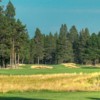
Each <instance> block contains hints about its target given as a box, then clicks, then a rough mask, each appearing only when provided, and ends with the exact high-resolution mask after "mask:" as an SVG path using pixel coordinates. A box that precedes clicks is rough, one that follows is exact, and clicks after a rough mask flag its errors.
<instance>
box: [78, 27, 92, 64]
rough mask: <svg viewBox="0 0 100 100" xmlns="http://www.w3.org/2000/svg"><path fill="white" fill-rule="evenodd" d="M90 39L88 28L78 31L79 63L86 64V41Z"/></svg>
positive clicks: (87, 55)
mask: <svg viewBox="0 0 100 100" xmlns="http://www.w3.org/2000/svg"><path fill="white" fill-rule="evenodd" d="M89 39H90V34H89V30H88V28H85V30H84V29H82V31H81V32H80V37H79V50H78V51H79V54H78V55H79V63H81V64H86V63H87V61H88V57H89V54H88V52H87V50H88V45H87V44H88V41H89Z"/></svg>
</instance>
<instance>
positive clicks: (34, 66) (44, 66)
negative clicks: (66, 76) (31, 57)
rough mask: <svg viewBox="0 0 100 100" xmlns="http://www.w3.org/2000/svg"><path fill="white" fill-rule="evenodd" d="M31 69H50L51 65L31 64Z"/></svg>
mask: <svg viewBox="0 0 100 100" xmlns="http://www.w3.org/2000/svg"><path fill="white" fill-rule="evenodd" d="M31 68H33V69H52V68H53V67H52V66H47V65H33V66H31Z"/></svg>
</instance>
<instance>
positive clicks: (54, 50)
mask: <svg viewBox="0 0 100 100" xmlns="http://www.w3.org/2000/svg"><path fill="white" fill-rule="evenodd" d="M0 3H1V2H0ZM15 16H16V12H15V7H14V5H13V4H12V3H11V1H9V2H8V4H7V6H6V9H4V7H3V6H2V5H1V4H0V67H1V68H5V67H12V68H15V67H17V66H18V65H19V64H20V63H26V64H59V63H67V62H73V63H78V64H93V65H95V64H97V63H100V32H98V33H90V32H89V29H88V28H84V29H82V30H81V31H80V32H78V30H77V28H76V26H75V25H73V26H72V27H71V28H70V29H68V28H67V25H66V24H62V25H61V28H60V30H59V33H57V32H56V33H49V34H43V33H42V32H41V30H40V29H39V28H37V29H36V31H35V33H34V37H32V38H31V39H30V38H29V35H28V31H27V28H26V25H24V24H23V23H22V22H21V20H20V19H16V18H15Z"/></svg>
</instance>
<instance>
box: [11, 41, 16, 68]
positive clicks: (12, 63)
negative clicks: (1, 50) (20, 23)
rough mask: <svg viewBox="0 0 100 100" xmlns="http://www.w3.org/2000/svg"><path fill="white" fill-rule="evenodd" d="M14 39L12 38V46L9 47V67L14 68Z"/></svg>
mask: <svg viewBox="0 0 100 100" xmlns="http://www.w3.org/2000/svg"><path fill="white" fill-rule="evenodd" d="M14 49H15V48H14V39H12V48H11V58H10V64H11V67H12V68H14V67H15V64H14V62H15V57H14V55H15V54H14Z"/></svg>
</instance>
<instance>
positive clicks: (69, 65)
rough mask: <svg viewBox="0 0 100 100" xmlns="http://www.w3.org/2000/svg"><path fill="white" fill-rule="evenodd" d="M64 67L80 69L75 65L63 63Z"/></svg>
mask: <svg viewBox="0 0 100 100" xmlns="http://www.w3.org/2000/svg"><path fill="white" fill-rule="evenodd" d="M62 65H64V66H65V67H68V68H79V67H78V66H77V65H76V64H75V63H63V64H62Z"/></svg>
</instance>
